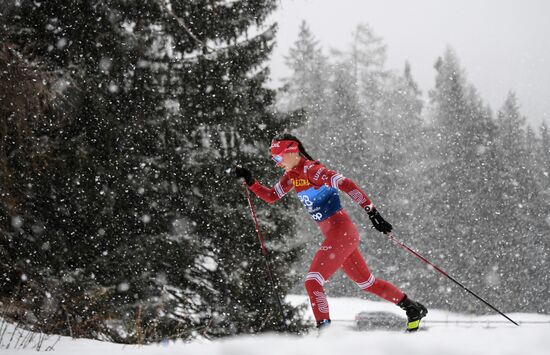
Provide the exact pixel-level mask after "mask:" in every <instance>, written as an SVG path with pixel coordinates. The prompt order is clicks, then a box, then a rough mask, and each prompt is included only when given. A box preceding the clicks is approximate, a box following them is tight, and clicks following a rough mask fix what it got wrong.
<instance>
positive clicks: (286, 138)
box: [273, 133, 315, 160]
mask: <svg viewBox="0 0 550 355" xmlns="http://www.w3.org/2000/svg"><path fill="white" fill-rule="evenodd" d="M273 141H294V142H296V143H298V150H299V151H300V153H301V154H302V155H303V156H304V157H306V159H307V160H315V159H313V158H312V157H311V156H310V155H309V154H308V153H307V152H306V149H305V148H304V145H303V144H302V142H300V140H299V139H298V138H296V136H293V135H292V134H290V133H282V134H278V135H276V136H275V137H273Z"/></svg>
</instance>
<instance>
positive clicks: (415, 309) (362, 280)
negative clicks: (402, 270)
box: [342, 250, 428, 331]
mask: <svg viewBox="0 0 550 355" xmlns="http://www.w3.org/2000/svg"><path fill="white" fill-rule="evenodd" d="M342 269H343V270H344V272H345V273H346V274H347V275H348V276H349V278H350V279H352V280H353V281H355V282H356V283H357V285H359V287H361V288H362V289H363V290H365V291H369V292H372V293H374V294H375V295H377V296H379V297H381V298H383V299H385V300H387V301H390V302H392V303H395V304H396V305H398V306H399V307H401V308H402V309H403V310H405V311H406V313H407V330H408V331H416V330H418V328H419V326H420V320H421V319H422V318H424V317H425V316H426V314H427V313H428V310H427V309H426V307H424V306H423V305H422V304H420V303H419V302H415V301H413V300H411V299H409V298H408V297H407V295H405V294H404V293H403V292H401V291H400V290H399V289H398V288H397V287H395V286H394V285H392V284H391V283H389V282H387V281H384V280H380V279H377V278H375V277H374V276H373V275H372V274H371V273H370V271H369V268H368V267H367V263H366V262H365V259H364V258H363V256H362V255H361V253H360V252H359V250H354V251H353V252H352V253H351V254H350V256H349V257H348V258H347V259H346V260H345V261H344V264H343V265H342Z"/></svg>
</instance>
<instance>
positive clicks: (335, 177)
mask: <svg viewBox="0 0 550 355" xmlns="http://www.w3.org/2000/svg"><path fill="white" fill-rule="evenodd" d="M307 177H308V179H309V181H310V182H311V183H312V184H314V185H317V186H320V185H327V186H328V187H335V188H337V189H340V190H341V191H344V192H345V193H346V194H348V196H349V197H351V198H352V199H353V200H354V201H355V202H357V204H359V206H361V208H363V209H365V210H366V211H367V212H369V211H370V210H372V209H373V208H374V205H373V204H372V202H371V200H370V199H369V197H368V196H367V194H366V193H365V192H363V190H361V189H360V188H359V187H358V186H357V185H356V184H355V183H354V182H353V181H352V180H350V179H348V178H347V177H344V176H343V175H342V174H339V173H337V172H335V171H333V170H330V169H327V168H325V167H324V166H323V165H322V164H315V165H312V166H311V167H310V168H309V169H308V171H307Z"/></svg>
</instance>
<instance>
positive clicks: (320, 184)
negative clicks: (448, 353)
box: [235, 134, 428, 331]
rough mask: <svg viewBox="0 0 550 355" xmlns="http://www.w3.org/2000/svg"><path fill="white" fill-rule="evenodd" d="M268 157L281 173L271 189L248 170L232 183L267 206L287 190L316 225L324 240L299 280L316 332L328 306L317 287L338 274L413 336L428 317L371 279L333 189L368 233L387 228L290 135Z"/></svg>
mask: <svg viewBox="0 0 550 355" xmlns="http://www.w3.org/2000/svg"><path fill="white" fill-rule="evenodd" d="M271 157H272V159H273V160H274V161H275V162H276V166H277V167H281V168H283V169H284V170H285V173H284V174H283V176H282V177H281V178H280V179H279V182H278V183H277V184H275V186H274V187H273V188H267V187H265V186H263V185H261V184H260V183H259V182H258V181H256V180H255V179H254V178H253V177H252V174H251V172H250V171H249V170H247V169H246V168H243V167H241V166H237V167H236V169H235V173H236V175H237V177H239V178H244V180H245V181H246V183H247V185H248V186H249V188H250V190H252V191H253V192H254V193H255V194H256V195H257V196H258V197H260V198H261V199H262V200H264V201H266V202H268V203H273V202H275V201H277V200H279V199H280V198H282V197H283V196H284V195H286V194H287V193H288V192H289V191H290V190H292V188H294V189H295V190H296V193H297V194H298V198H299V199H300V201H301V202H302V204H303V205H304V206H305V207H306V209H307V211H308V212H309V213H310V215H311V217H312V218H313V219H314V220H315V221H316V222H317V223H318V225H319V227H320V229H321V232H322V233H323V235H324V236H325V240H324V241H323V243H322V244H321V246H320V248H319V250H318V251H317V253H316V254H315V257H314V258H313V261H312V263H311V267H310V268H309V271H308V273H307V276H306V279H305V288H306V290H307V293H308V296H309V299H310V303H311V308H312V310H313V313H314V316H315V320H316V321H317V327H318V328H321V327H324V326H327V325H328V324H330V315H329V306H328V301H327V297H326V295H325V291H324V289H323V284H324V283H325V282H326V281H327V280H328V279H329V278H330V277H331V276H332V275H333V274H334V273H335V272H336V271H337V270H338V269H340V268H341V269H342V270H343V271H344V272H345V273H346V275H347V276H348V277H349V278H350V279H351V280H353V281H354V282H355V283H356V284H357V285H358V286H359V287H360V288H361V289H363V290H365V291H368V292H371V293H373V294H375V295H377V296H379V297H381V298H383V299H385V300H387V301H389V302H392V303H394V304H396V305H398V306H399V307H401V308H402V309H404V310H405V311H406V313H407V318H408V322H407V330H408V331H415V330H417V329H418V327H419V325H420V320H421V319H422V318H423V317H424V316H426V314H427V313H428V311H427V310H426V308H425V307H424V306H423V305H421V304H420V303H418V302H415V301H413V300H411V299H409V298H408V297H407V295H406V294H404V293H403V292H402V291H400V290H399V289H398V288H397V287H395V286H394V285H392V284H391V283H389V282H387V281H384V280H381V279H378V278H376V277H374V275H372V274H371V272H370V271H369V268H368V267H367V264H366V262H365V260H364V258H363V256H362V255H361V254H360V252H359V248H358V245H359V239H360V237H359V232H358V230H357V228H356V227H355V225H354V224H353V222H352V221H351V219H350V218H349V216H348V214H347V213H346V211H345V210H344V209H343V208H342V206H341V204H340V196H339V193H338V189H340V190H342V191H344V192H345V193H346V194H348V195H349V196H350V197H351V198H352V199H353V200H354V201H355V202H356V203H357V204H359V205H360V206H361V208H362V209H364V210H365V211H366V212H367V214H368V217H369V219H370V220H371V222H372V223H373V225H374V227H375V228H376V229H377V230H378V231H380V232H382V233H389V232H391V230H392V225H391V224H390V223H388V222H387V221H385V220H384V219H383V218H382V216H381V215H380V213H379V212H378V211H377V210H376V208H375V207H374V205H373V204H372V202H371V200H370V199H369V198H368V197H367V195H366V194H365V193H364V192H363V191H362V190H361V189H360V188H359V187H357V185H356V184H355V183H354V182H353V181H351V180H350V179H348V178H346V177H344V176H342V175H341V174H338V173H336V172H334V171H332V170H329V169H327V168H326V167H325V166H323V165H322V164H321V163H319V162H318V161H315V160H313V159H312V158H311V157H310V156H309V154H307V152H306V151H305V149H304V147H303V145H302V143H301V142H300V141H299V140H298V139H297V138H296V137H295V136H293V135H290V134H282V135H278V136H276V137H275V138H274V139H273V141H272V143H271Z"/></svg>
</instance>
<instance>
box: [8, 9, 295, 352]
mask: <svg viewBox="0 0 550 355" xmlns="http://www.w3.org/2000/svg"><path fill="white" fill-rule="evenodd" d="M225 5H226V4H224V3H222V2H220V3H214V4H213V3H212V2H210V1H199V2H193V3H181V2H178V3H170V2H164V1H138V2H132V3H128V2H126V1H113V2H109V3H90V2H88V1H74V2H70V3H67V2H64V1H50V2H47V3H36V2H32V1H22V2H21V4H20V6H16V7H13V8H12V9H11V10H10V11H11V12H10V16H8V17H7V19H8V21H7V24H6V33H7V35H8V38H9V41H10V42H13V43H14V44H15V45H16V46H17V47H18V48H19V49H20V51H21V52H22V53H25V55H26V56H28V58H32V59H36V60H40V61H41V62H43V63H44V65H45V67H46V68H47V70H48V71H50V72H51V73H54V74H55V76H56V82H57V85H60V86H61V87H62V88H63V98H62V100H60V105H59V107H57V109H56V110H54V111H52V112H51V113H49V114H48V116H47V119H50V120H51V119H53V118H56V119H58V121H59V122H60V123H58V126H56V127H55V129H50V130H49V131H46V132H45V133H44V134H45V136H46V137H47V139H52V140H53V139H55V142H56V143H57V144H55V145H54V146H53V147H52V150H51V156H52V157H55V159H52V161H51V162H50V164H49V165H48V167H47V170H46V171H44V172H43V173H41V175H40V176H39V177H36V176H35V177H32V181H30V183H31V185H29V186H32V188H29V189H30V190H31V191H27V193H26V196H25V197H24V199H23V204H22V205H23V206H25V208H26V209H27V210H29V211H30V212H25V213H26V214H28V215H33V218H29V219H23V222H22V223H16V224H15V227H14V226H13V224H12V226H9V225H8V226H7V230H6V232H7V233H8V235H9V237H8V239H7V243H6V244H5V247H6V250H7V253H8V255H10V257H11V258H12V259H13V260H14V262H15V263H17V264H20V265H22V267H21V269H22V272H23V273H25V275H27V276H26V280H27V281H26V285H28V286H29V287H30V285H34V286H33V287H32V289H29V290H28V292H27V294H24V293H23V294H18V295H12V296H13V297H14V298H18V297H20V298H23V297H25V299H29V300H31V302H32V303H33V304H31V305H29V307H35V308H36V309H37V311H36V312H35V314H34V316H35V317H36V318H37V319H38V323H39V324H40V323H42V325H43V329H45V330H47V331H51V332H57V333H63V334H73V335H75V336H87V337H99V336H102V335H103V336H105V335H107V336H109V337H111V339H113V340H116V341H124V342H141V341H154V340H158V339H161V338H162V337H166V336H173V335H177V336H181V337H189V336H192V334H193V332H194V331H195V330H197V329H201V331H202V332H203V333H204V334H206V335H208V334H211V335H224V334H231V333H236V332H253V331H254V332H255V331H262V330H267V329H286V328H285V327H284V326H283V325H282V324H281V321H280V317H279V315H278V308H277V305H276V304H275V303H274V302H273V298H272V294H271V291H269V290H271V289H270V287H269V285H268V283H267V281H266V280H267V279H266V278H265V277H262V276H261V275H262V272H263V266H264V264H263V260H262V258H261V254H260V253H259V252H258V245H257V242H256V239H255V237H254V227H253V225H252V224H251V221H250V219H249V215H248V212H247V210H246V201H245V200H244V196H243V191H242V186H240V183H239V182H238V181H236V180H235V179H233V178H232V176H231V175H230V174H229V173H228V169H229V168H230V167H231V166H232V165H233V164H234V163H235V162H236V161H240V162H244V163H245V164H246V163H248V164H249V165H251V162H259V161H261V159H262V157H265V156H266V155H267V150H268V146H269V141H270V138H271V137H272V135H274V134H275V133H276V132H279V131H282V130H283V129H286V128H291V127H292V119H291V118H290V117H284V116H281V117H278V116H276V115H275V114H273V113H272V111H271V110H270V105H271V103H272V100H273V95H274V93H273V92H272V91H271V90H268V89H266V88H265V87H264V83H265V80H266V77H267V75H268V70H267V68H265V66H263V65H262V63H263V62H264V61H265V59H266V58H267V56H268V54H269V52H270V50H271V48H272V45H273V36H274V30H275V29H274V28H273V27H269V28H263V27H262V26H261V24H262V23H263V21H264V20H265V18H266V16H267V15H268V14H269V12H270V11H271V10H273V8H274V2H273V1H256V2H247V1H243V2H237V3H234V4H232V6H225ZM255 25H256V26H258V27H257V29H256V34H254V35H253V36H252V37H250V38H249V39H244V38H243V35H244V34H245V33H246V32H247V31H249V29H253V27H254V26H255ZM22 29H25V30H24V31H22ZM44 29H45V30H44ZM56 122H57V121H56ZM265 162H266V163H268V162H269V160H268V159H267V158H266V159H265ZM258 166H259V167H258V168H256V169H254V170H255V171H256V173H257V174H258V176H265V175H267V174H268V173H267V171H266V170H265V169H262V168H260V166H264V164H263V163H258ZM266 213H267V211H266V210H262V209H261V208H259V214H260V216H265V214H266ZM282 215H284V211H283V210H282V209H276V210H270V216H269V217H270V218H273V219H272V220H270V223H269V224H263V225H262V227H263V229H264V233H265V237H266V239H271V240H276V241H277V243H275V245H276V246H277V247H276V248H275V249H276V250H275V251H274V252H273V253H274V255H273V256H274V265H275V268H276V270H275V274H276V276H277V284H278V289H277V292H279V293H280V294H284V292H285V291H286V290H287V289H288V287H289V285H290V284H291V283H292V282H293V279H292V278H289V277H287V276H286V275H285V273H284V271H283V270H285V269H286V268H287V267H288V264H291V263H292V261H293V259H294V258H295V253H296V248H298V247H295V248H290V247H288V248H285V246H284V240H285V237H289V236H290V235H292V232H293V228H294V227H293V224H292V221H291V220H288V219H287V220H285V219H283V218H281V216H282ZM11 217H12V219H13V218H17V215H12V216H11ZM266 219H267V217H266ZM16 220H19V219H16ZM274 221H280V222H274ZM16 227H17V228H16ZM37 233H38V235H37ZM29 255H31V256H32V257H30V258H29ZM26 259H29V260H30V262H28V263H25V262H24V261H25V260H26ZM266 290H267V291H266ZM37 294H38V295H37ZM29 295H31V296H36V297H27V296H29ZM46 299H49V300H48V301H47V302H48V303H49V304H50V306H49V307H48V309H47V310H44V309H43V308H41V307H38V305H40V304H42V303H43V302H45V301H46ZM286 310H287V314H286V316H287V320H291V319H294V318H295V314H296V313H295V312H294V310H292V309H291V308H290V307H286ZM119 329H123V330H124V331H123V332H122V333H121V332H119Z"/></svg>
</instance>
